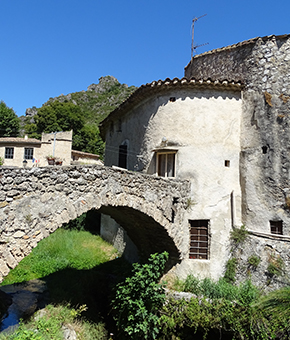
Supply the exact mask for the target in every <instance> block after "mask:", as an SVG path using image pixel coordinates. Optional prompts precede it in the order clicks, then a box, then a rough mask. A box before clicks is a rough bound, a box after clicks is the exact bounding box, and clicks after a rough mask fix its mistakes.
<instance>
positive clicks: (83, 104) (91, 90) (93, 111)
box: [25, 76, 136, 124]
mask: <svg viewBox="0 0 290 340" xmlns="http://www.w3.org/2000/svg"><path fill="white" fill-rule="evenodd" d="M135 89H136V87H135V86H130V87H128V85H126V84H120V83H119V81H118V80H117V79H116V78H115V77H113V76H105V77H101V78H100V79H99V83H97V84H91V85H89V86H88V88H87V90H86V91H85V90H83V91H80V92H74V93H69V94H67V95H64V94H61V95H60V96H58V97H55V98H49V100H48V101H47V102H46V103H44V104H43V105H49V104H50V103H52V102H54V101H59V102H61V103H63V102H72V103H73V104H75V105H79V106H80V108H81V110H82V112H83V113H84V117H85V120H86V121H88V122H89V123H90V124H98V123H99V122H100V121H101V120H103V119H104V118H105V117H106V116H107V115H108V114H109V113H110V112H111V111H113V109H115V108H116V107H117V106H118V105H120V104H121V103H122V102H123V101H124V100H126V99H127V98H128V96H129V95H130V94H131V93H132V92H134V91H135ZM36 114H37V108H36V107H33V108H28V109H27V110H26V112H25V115H26V117H29V118H30V119H31V118H32V117H33V116H34V115H36Z"/></svg>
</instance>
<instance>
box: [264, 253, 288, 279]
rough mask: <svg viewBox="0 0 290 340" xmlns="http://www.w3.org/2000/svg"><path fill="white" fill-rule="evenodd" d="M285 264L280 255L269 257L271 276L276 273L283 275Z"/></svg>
mask: <svg viewBox="0 0 290 340" xmlns="http://www.w3.org/2000/svg"><path fill="white" fill-rule="evenodd" d="M284 266H285V265H284V262H283V260H282V259H281V257H280V256H278V257H274V256H271V257H270V259H269V264H268V267H267V271H268V273H269V275H270V276H274V275H276V276H281V275H282V273H283V270H284Z"/></svg>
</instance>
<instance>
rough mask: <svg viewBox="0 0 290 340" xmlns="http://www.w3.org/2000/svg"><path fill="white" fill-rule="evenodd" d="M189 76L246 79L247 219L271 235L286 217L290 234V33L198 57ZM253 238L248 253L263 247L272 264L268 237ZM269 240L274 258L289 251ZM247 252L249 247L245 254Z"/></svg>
mask: <svg viewBox="0 0 290 340" xmlns="http://www.w3.org/2000/svg"><path fill="white" fill-rule="evenodd" d="M185 75H186V76H187V77H189V78H190V77H196V78H216V79H224V78H228V79H229V80H230V79H235V80H242V81H243V82H244V86H245V87H244V91H243V114H242V126H241V137H240V138H241V149H242V152H241V154H240V180H241V188H242V210H243V223H244V224H245V225H246V227H247V228H248V229H250V230H251V231H253V232H258V233H264V234H268V235H269V234H270V221H282V224H283V235H285V237H286V238H287V237H290V183H289V178H290V153H289V151H290V147H289V145H290V127H289V123H290V116H289V112H290V36H289V35H285V36H277V37H276V36H269V37H264V38H255V39H253V40H251V41H248V42H244V43H241V44H237V45H236V46H233V47H227V48H225V49H220V50H216V51H214V52H213V53H211V52H209V53H205V54H204V55H200V56H196V57H195V58H193V60H192V61H191V63H190V64H189V65H188V66H187V67H186V69H185ZM248 242H251V245H250V246H249V247H248V248H247V249H248V250H249V251H250V250H251V249H255V248H256V249H259V251H261V255H262V257H263V259H262V263H263V261H266V262H267V261H268V262H269V254H268V252H266V251H264V250H263V249H268V248H269V247H268V245H269V242H270V241H269V240H268V239H267V238H264V237H261V236H255V237H254V236H252V238H251V241H248ZM270 243H271V247H270V248H271V254H272V255H271V256H272V257H274V258H277V257H279V256H280V255H281V254H283V253H284V254H288V253H289V242H288V241H285V240H283V239H280V240H275V241H274V240H272V241H271V242H270ZM247 255H248V254H247V253H246V250H245V249H244V257H246V256H247ZM285 256H286V255H285ZM283 260H285V268H287V269H288V271H289V270H290V267H289V264H290V262H289V261H290V258H288V255H287V256H286V257H285V258H284V259H283ZM266 262H265V263H266ZM244 266H247V265H246V263H244ZM265 266H266V265H265V264H264V267H265ZM264 267H263V266H262V267H261V268H264ZM264 269H265V268H264ZM241 277H242V276H240V278H241ZM258 277H259V278H260V280H261V281H264V282H266V281H267V280H268V276H267V271H266V270H263V269H262V270H261V271H260V272H259V275H258Z"/></svg>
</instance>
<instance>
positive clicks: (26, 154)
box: [0, 130, 101, 168]
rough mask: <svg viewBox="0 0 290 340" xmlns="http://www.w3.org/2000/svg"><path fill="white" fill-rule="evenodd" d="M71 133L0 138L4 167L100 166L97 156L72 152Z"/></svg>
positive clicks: (0, 154)
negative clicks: (39, 137)
mask: <svg viewBox="0 0 290 340" xmlns="http://www.w3.org/2000/svg"><path fill="white" fill-rule="evenodd" d="M72 134H73V131H72V130H71V131H60V132H52V133H43V134H42V136H41V141H40V140H38V139H35V138H28V137H27V136H25V137H24V138H19V137H17V138H13V137H3V138H0V157H1V158H2V159H3V160H4V166H16V167H28V168H30V167H33V166H37V167H43V166H47V165H70V164H71V163H72V162H73V163H74V164H101V161H100V160H99V156H98V155H93V154H90V153H87V152H81V151H76V150H72Z"/></svg>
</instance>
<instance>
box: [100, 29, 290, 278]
mask: <svg viewBox="0 0 290 340" xmlns="http://www.w3.org/2000/svg"><path fill="white" fill-rule="evenodd" d="M289 98H290V35H283V36H267V37H263V38H260V37H258V38H254V39H251V40H248V41H245V42H241V43H238V44H235V45H232V46H227V47H224V48H220V49H217V50H213V51H209V52H206V53H204V54H201V55H197V56H194V57H193V58H192V59H191V61H190V63H189V64H188V65H187V66H186V67H185V77H184V78H182V79H177V78H175V79H172V80H171V79H166V80H164V81H161V80H160V81H154V82H152V83H150V84H146V85H142V86H141V87H140V88H139V89H138V90H136V91H135V92H134V93H133V94H132V95H131V96H130V97H129V98H128V99H127V100H126V101H125V102H124V103H122V104H121V105H120V106H119V107H118V108H117V109H115V110H114V111H113V112H112V113H111V114H110V115H109V116H108V117H107V118H106V119H105V120H104V121H103V122H102V123H101V125H100V131H101V135H102V138H103V139H104V140H105V141H106V150H105V165H108V166H118V167H121V168H125V169H128V170H131V171H142V172H145V173H148V174H152V175H153V176H163V177H165V178H168V179H170V178H171V177H176V178H180V179H188V180H189V181H190V183H191V196H190V197H189V198H188V207H189V209H187V213H186V216H185V217H184V221H183V226H182V228H183V230H182V233H183V235H184V237H186V238H187V239H188V248H187V256H186V258H183V259H181V263H180V264H179V265H178V266H177V268H176V273H177V274H178V275H179V276H181V277H182V276H186V275H187V274H189V273H194V274H196V275H199V276H201V277H206V276H210V277H212V278H214V279H217V278H219V277H220V276H221V275H222V274H223V272H224V269H225V264H226V261H227V260H228V259H229V257H230V256H231V253H230V232H231V230H232V229H233V228H234V227H236V226H241V225H242V224H244V225H246V227H247V229H248V230H249V232H250V235H251V237H250V238H249V240H248V241H247V242H246V243H245V244H244V248H242V249H241V250H240V251H239V252H238V253H237V254H236V256H237V258H238V260H239V261H238V262H239V264H240V274H241V277H245V275H247V274H246V270H247V268H248V263H247V261H248V258H249V257H250V256H258V257H260V258H261V264H260V265H259V266H260V267H261V269H260V271H259V270H258V271H257V272H253V273H251V275H252V277H253V280H254V281H255V280H256V281H257V282H258V283H259V282H260V280H261V278H262V277H267V275H268V274H267V265H268V263H269V262H271V261H272V260H273V259H274V260H275V259H277V258H281V259H282V261H283V262H284V264H285V271H288V272H290V261H289V258H288V254H289V250H290V204H289V202H290V183H289V179H290V165H289V164H290V156H289V145H290V128H289V126H290V125H289V112H290V100H289ZM102 225H103V227H102V228H103V229H105V230H104V231H103V233H104V234H106V235H109V234H110V233H109V232H108V229H110V228H111V230H114V231H115V233H118V228H119V227H118V226H117V225H116V223H115V222H114V221H110V220H109V218H108V217H106V216H103V217H102ZM111 234H112V233H111ZM110 237H111V240H113V239H114V237H113V236H112V235H111V236H110ZM274 260H273V261H274ZM243 268H246V269H243ZM243 271H244V272H243ZM265 281H266V280H265Z"/></svg>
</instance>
